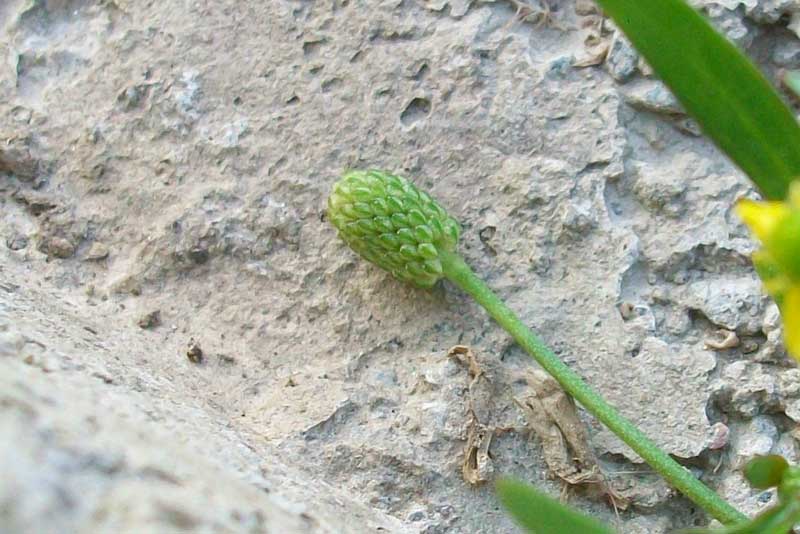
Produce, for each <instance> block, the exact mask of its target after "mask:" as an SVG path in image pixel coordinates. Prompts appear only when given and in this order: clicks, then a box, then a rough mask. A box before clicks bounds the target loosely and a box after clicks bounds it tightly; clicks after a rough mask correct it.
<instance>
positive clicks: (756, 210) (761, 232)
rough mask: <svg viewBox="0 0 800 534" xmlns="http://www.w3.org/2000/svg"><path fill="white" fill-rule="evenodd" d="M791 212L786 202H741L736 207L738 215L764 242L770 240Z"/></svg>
mask: <svg viewBox="0 0 800 534" xmlns="http://www.w3.org/2000/svg"><path fill="white" fill-rule="evenodd" d="M790 212H791V210H790V209H789V206H788V205H787V204H786V203H784V202H756V201H754V200H740V201H739V203H738V204H737V205H736V213H738V214H739V217H741V218H742V220H743V221H744V222H745V224H746V225H747V226H749V227H750V230H752V231H753V233H754V234H755V235H756V237H757V238H758V239H760V240H761V241H762V242H764V241H766V240H768V239H769V236H770V234H772V232H773V231H774V230H775V228H776V227H777V226H778V225H779V224H780V223H781V221H782V220H783V219H784V218H785V217H787V216H788V215H789V214H790Z"/></svg>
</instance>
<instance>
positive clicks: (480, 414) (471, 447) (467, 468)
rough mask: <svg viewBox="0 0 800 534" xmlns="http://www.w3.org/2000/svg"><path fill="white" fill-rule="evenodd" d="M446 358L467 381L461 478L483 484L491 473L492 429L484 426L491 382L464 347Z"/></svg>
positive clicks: (489, 403)
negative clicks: (459, 367)
mask: <svg viewBox="0 0 800 534" xmlns="http://www.w3.org/2000/svg"><path fill="white" fill-rule="evenodd" d="M447 357H448V358H453V359H455V360H456V361H458V362H459V363H460V364H461V365H463V366H465V367H466V368H467V370H468V373H469V379H470V381H469V386H468V387H467V417H468V421H467V425H466V426H467V428H466V431H467V444H466V447H465V448H464V458H463V461H462V463H461V475H462V477H463V478H464V481H465V482H467V483H468V484H472V485H478V484H482V483H484V482H488V481H489V480H491V478H492V475H493V474H494V466H493V464H492V458H491V456H490V454H489V447H490V446H491V444H492V437H493V436H494V433H495V429H494V428H492V427H490V426H488V425H487V424H486V423H487V422H488V421H486V420H487V419H488V418H489V417H490V411H491V398H492V391H491V383H490V381H489V378H488V377H487V376H486V374H485V373H484V372H483V369H482V368H481V366H480V365H479V364H478V359H477V357H476V356H475V353H474V352H472V349H470V348H469V347H467V346H466V345H456V346H455V347H453V348H451V349H450V350H449V351H448V352H447ZM481 418H483V419H484V421H481Z"/></svg>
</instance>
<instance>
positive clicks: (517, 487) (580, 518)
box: [497, 479, 614, 534]
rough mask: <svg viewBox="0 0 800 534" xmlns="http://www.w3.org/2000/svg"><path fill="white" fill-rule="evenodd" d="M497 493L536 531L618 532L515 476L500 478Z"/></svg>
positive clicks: (558, 533)
mask: <svg viewBox="0 0 800 534" xmlns="http://www.w3.org/2000/svg"><path fill="white" fill-rule="evenodd" d="M497 495H498V497H499V498H500V502H501V503H503V506H505V507H506V509H507V510H508V511H509V512H511V515H512V516H513V517H514V519H516V520H517V523H519V524H520V525H521V526H522V527H523V528H525V529H526V530H527V531H528V532H530V533H532V534H563V533H564V532H580V533H581V534H614V531H613V530H611V529H610V528H609V527H607V526H605V525H603V524H601V523H599V522H598V521H596V520H594V519H592V518H591V517H589V516H587V515H584V514H582V513H580V512H577V511H575V510H572V509H571V508H569V507H567V506H564V505H563V504H561V503H560V502H558V501H556V500H555V499H552V498H550V497H548V496H546V495H545V494H543V493H540V492H539V491H537V490H535V489H533V488H532V487H531V486H529V485H527V484H523V483H521V482H517V481H515V480H509V479H503V480H499V481H498V482H497Z"/></svg>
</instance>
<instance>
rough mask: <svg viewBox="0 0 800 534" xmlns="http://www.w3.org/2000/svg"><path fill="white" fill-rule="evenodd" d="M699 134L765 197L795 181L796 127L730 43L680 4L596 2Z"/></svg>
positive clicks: (799, 148) (663, 0) (799, 141)
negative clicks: (714, 144) (693, 124)
mask: <svg viewBox="0 0 800 534" xmlns="http://www.w3.org/2000/svg"><path fill="white" fill-rule="evenodd" d="M597 3H598V4H599V5H600V6H601V7H602V8H603V9H604V10H605V12H606V13H607V14H608V15H609V16H610V17H611V18H612V19H614V22H616V23H617V25H618V26H619V27H620V28H621V29H622V30H623V31H624V32H625V34H626V35H627V36H628V38H629V39H630V40H631V42H632V43H633V45H634V46H635V47H636V49H637V50H638V51H639V52H640V53H641V54H642V56H644V58H645V59H646V60H647V62H648V63H649V64H650V66H651V67H653V70H654V71H655V72H656V73H657V74H658V75H659V76H660V77H661V79H662V80H663V81H664V83H666V84H667V85H668V86H669V87H670V89H672V92H673V93H674V94H675V96H676V97H677V98H678V100H680V101H681V103H682V104H683V106H684V107H685V108H686V110H687V111H688V112H689V113H690V114H691V115H692V116H693V117H694V118H695V119H696V120H697V122H698V123H699V124H700V126H701V127H702V128H703V131H704V132H705V133H706V134H707V135H708V136H709V137H710V138H711V139H712V140H713V141H714V142H715V143H716V144H717V146H719V148H721V149H722V151H723V152H725V153H726V154H727V155H728V156H729V157H730V158H731V159H732V160H733V161H734V162H735V163H736V164H737V165H738V166H739V167H741V168H742V170H744V172H745V173H747V175H748V176H749V177H750V179H751V180H753V182H755V184H756V185H757V186H758V187H759V188H760V189H761V192H762V193H763V194H764V196H765V197H766V198H768V199H774V200H780V199H784V198H785V197H786V193H787V189H788V186H789V183H790V182H791V181H792V180H793V179H795V178H796V177H798V176H800V127H799V126H798V124H797V121H796V120H795V118H794V116H793V115H792V113H791V112H790V111H789V109H788V108H787V107H786V105H785V104H784V103H783V102H782V101H781V99H780V97H779V96H778V94H777V93H776V91H775V90H774V89H773V88H772V86H771V85H770V84H769V82H768V81H767V80H766V78H764V76H763V75H762V74H761V73H760V72H759V71H758V70H757V69H756V68H755V67H754V66H753V64H752V63H751V62H750V61H749V60H748V59H747V58H746V57H745V56H744V55H743V54H742V53H741V52H739V51H738V50H737V49H736V47H735V46H733V44H731V43H730V42H729V41H728V40H727V39H725V38H723V37H722V36H721V35H720V34H718V33H717V32H716V31H715V30H714V29H713V28H712V27H711V25H710V24H709V23H708V22H707V21H706V20H705V19H704V18H703V17H702V16H700V14H699V13H697V12H696V11H695V10H694V9H692V8H691V7H690V6H689V5H688V4H686V3H685V2H684V1H683V0H647V1H644V0H597Z"/></svg>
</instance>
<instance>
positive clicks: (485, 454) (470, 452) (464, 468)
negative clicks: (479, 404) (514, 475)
mask: <svg viewBox="0 0 800 534" xmlns="http://www.w3.org/2000/svg"><path fill="white" fill-rule="evenodd" d="M493 436H494V430H493V429H491V428H489V427H487V426H486V425H482V424H480V423H479V422H478V420H477V419H476V418H475V417H474V416H473V417H472V418H471V420H470V422H469V425H468V434H467V446H466V448H465V449H464V461H463V463H462V464H461V476H463V477H464V481H465V482H467V483H469V484H472V485H473V486H477V485H478V484H482V483H484V482H488V481H489V480H491V478H492V475H493V474H494V465H493V463H492V457H491V456H490V455H489V447H490V446H491V444H492V437H493Z"/></svg>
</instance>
